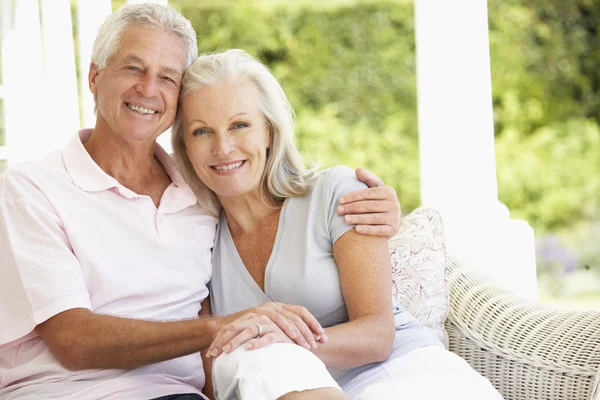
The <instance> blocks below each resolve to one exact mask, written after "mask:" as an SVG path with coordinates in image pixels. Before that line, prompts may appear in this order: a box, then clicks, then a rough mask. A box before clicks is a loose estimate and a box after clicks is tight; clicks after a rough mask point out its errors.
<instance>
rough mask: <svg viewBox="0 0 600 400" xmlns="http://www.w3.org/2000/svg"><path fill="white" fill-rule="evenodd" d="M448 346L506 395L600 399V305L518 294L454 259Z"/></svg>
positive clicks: (509, 398)
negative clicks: (544, 301)
mask: <svg viewBox="0 0 600 400" xmlns="http://www.w3.org/2000/svg"><path fill="white" fill-rule="evenodd" d="M447 266H448V270H447V273H448V275H447V277H448V284H449V291H450V312H449V315H448V318H447V320H446V323H445V327H446V330H447V332H448V337H449V347H450V350H451V351H452V352H454V353H456V354H458V355H460V356H461V357H462V358H464V359H465V360H466V361H467V362H468V363H469V364H470V365H471V366H472V367H473V368H474V369H476V370H477V371H479V372H480V373H481V374H483V375H484V376H486V377H487V378H488V379H489V380H490V382H491V383H492V384H493V385H494V386H495V387H496V389H498V390H499V391H500V392H501V393H502V395H503V396H504V398H505V399H506V400H538V399H540V400H541V399H544V400H590V399H594V400H600V387H599V386H600V312H578V311H564V310H558V309H553V308H549V307H545V306H541V305H538V304H536V303H532V302H528V301H524V300H521V299H519V298H518V297H516V296H514V295H511V294H509V293H506V292H504V291H502V290H500V289H498V288H496V287H494V286H492V285H490V284H489V282H486V280H485V279H482V278H481V277H480V276H479V275H478V274H477V273H474V272H472V271H468V270H466V269H465V268H464V267H461V266H459V265H458V264H457V263H456V261H454V260H452V259H448V263H447Z"/></svg>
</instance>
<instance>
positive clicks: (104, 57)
mask: <svg viewBox="0 0 600 400" xmlns="http://www.w3.org/2000/svg"><path fill="white" fill-rule="evenodd" d="M131 26H145V27H151V28H159V29H163V30H165V31H166V32H170V33H172V34H173V35H175V36H176V37H177V39H179V41H181V44H183V46H184V48H185V49H186V53H187V56H186V64H185V67H186V68H189V66H190V65H192V63H193V62H194V60H196V58H198V41H197V39H196V32H195V31H194V28H193V27H192V24H191V22H190V21H189V20H188V19H186V18H185V17H184V16H183V15H181V14H180V13H178V12H177V11H175V10H174V9H173V8H171V7H169V6H165V5H161V4H155V3H143V4H127V5H125V6H123V7H120V8H119V9H118V10H116V11H115V12H113V13H111V14H110V15H109V16H108V17H107V18H106V20H105V21H104V23H103V24H102V25H101V26H100V29H99V30H98V34H97V35H96V40H95V41H94V47H93V48H92V62H93V63H94V64H96V66H97V67H98V69H103V68H105V67H106V65H107V64H108V62H109V61H110V58H111V57H112V56H113V55H114V54H115V53H116V52H117V51H118V50H119V42H120V40H121V36H122V35H123V32H124V31H125V30H126V29H127V28H129V27H131Z"/></svg>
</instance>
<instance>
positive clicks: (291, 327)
mask: <svg viewBox="0 0 600 400" xmlns="http://www.w3.org/2000/svg"><path fill="white" fill-rule="evenodd" d="M281 311H282V312H283V309H282V310H281ZM266 316H267V317H268V318H269V319H270V320H271V321H273V322H274V323H275V325H277V326H278V327H279V329H281V330H282V331H283V332H285V334H286V335H287V336H288V337H289V338H290V339H292V340H294V341H297V340H300V342H302V338H301V336H302V335H300V332H298V329H297V328H296V325H295V324H294V323H292V321H290V320H289V319H288V318H287V317H285V316H284V315H283V314H282V313H281V312H272V313H269V315H266ZM297 343H298V342H297ZM298 344H300V345H301V346H303V344H301V343H298Z"/></svg>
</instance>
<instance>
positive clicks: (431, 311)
mask: <svg viewBox="0 0 600 400" xmlns="http://www.w3.org/2000/svg"><path fill="white" fill-rule="evenodd" d="M389 249H390V259H391V263H392V279H393V282H392V295H393V298H394V301H395V302H396V304H399V305H401V306H403V307H404V308H405V309H406V310H408V311H409V312H410V313H411V314H412V315H414V316H415V318H416V319H417V320H418V321H419V323H421V324H422V325H424V326H426V327H428V328H430V329H431V330H432V331H433V332H434V333H435V334H436V335H437V337H438V338H439V339H440V340H441V341H442V342H443V343H445V344H446V347H447V344H448V335H447V333H446V330H445V328H444V322H445V321H446V317H447V315H448V312H449V309H450V299H449V297H448V287H447V276H446V261H447V256H446V246H445V239H444V227H443V224H442V220H441V216H440V214H439V212H437V211H436V210H434V209H431V208H418V209H416V210H415V211H413V212H412V213H410V214H408V215H407V216H405V217H404V218H402V221H401V223H400V229H399V230H398V233H397V234H396V235H395V236H394V237H393V238H391V239H390V240H389Z"/></svg>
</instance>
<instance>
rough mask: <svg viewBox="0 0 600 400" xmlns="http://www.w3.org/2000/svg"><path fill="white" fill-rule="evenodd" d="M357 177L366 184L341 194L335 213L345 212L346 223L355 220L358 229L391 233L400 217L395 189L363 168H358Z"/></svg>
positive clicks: (364, 231) (372, 234) (371, 232)
mask: <svg viewBox="0 0 600 400" xmlns="http://www.w3.org/2000/svg"><path fill="white" fill-rule="evenodd" d="M356 177H357V178H358V179H359V180H360V181H361V182H364V183H366V184H367V186H369V188H368V189H364V190H359V191H357V192H352V193H348V194H347V195H344V196H342V197H340V206H339V207H338V210H337V211H338V214H339V215H343V216H344V221H345V222H346V223H349V224H355V225H356V228H355V229H356V231H357V232H358V233H361V234H364V235H371V236H385V237H392V236H394V235H395V234H396V232H397V231H398V228H399V227H400V218H401V217H402V214H401V209H400V202H398V197H397V196H396V191H395V190H394V188H391V187H388V186H385V184H384V183H383V181H382V180H381V178H379V177H378V176H377V175H375V174H373V173H372V172H370V171H367V170H366V169H363V168H358V169H357V170H356Z"/></svg>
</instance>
